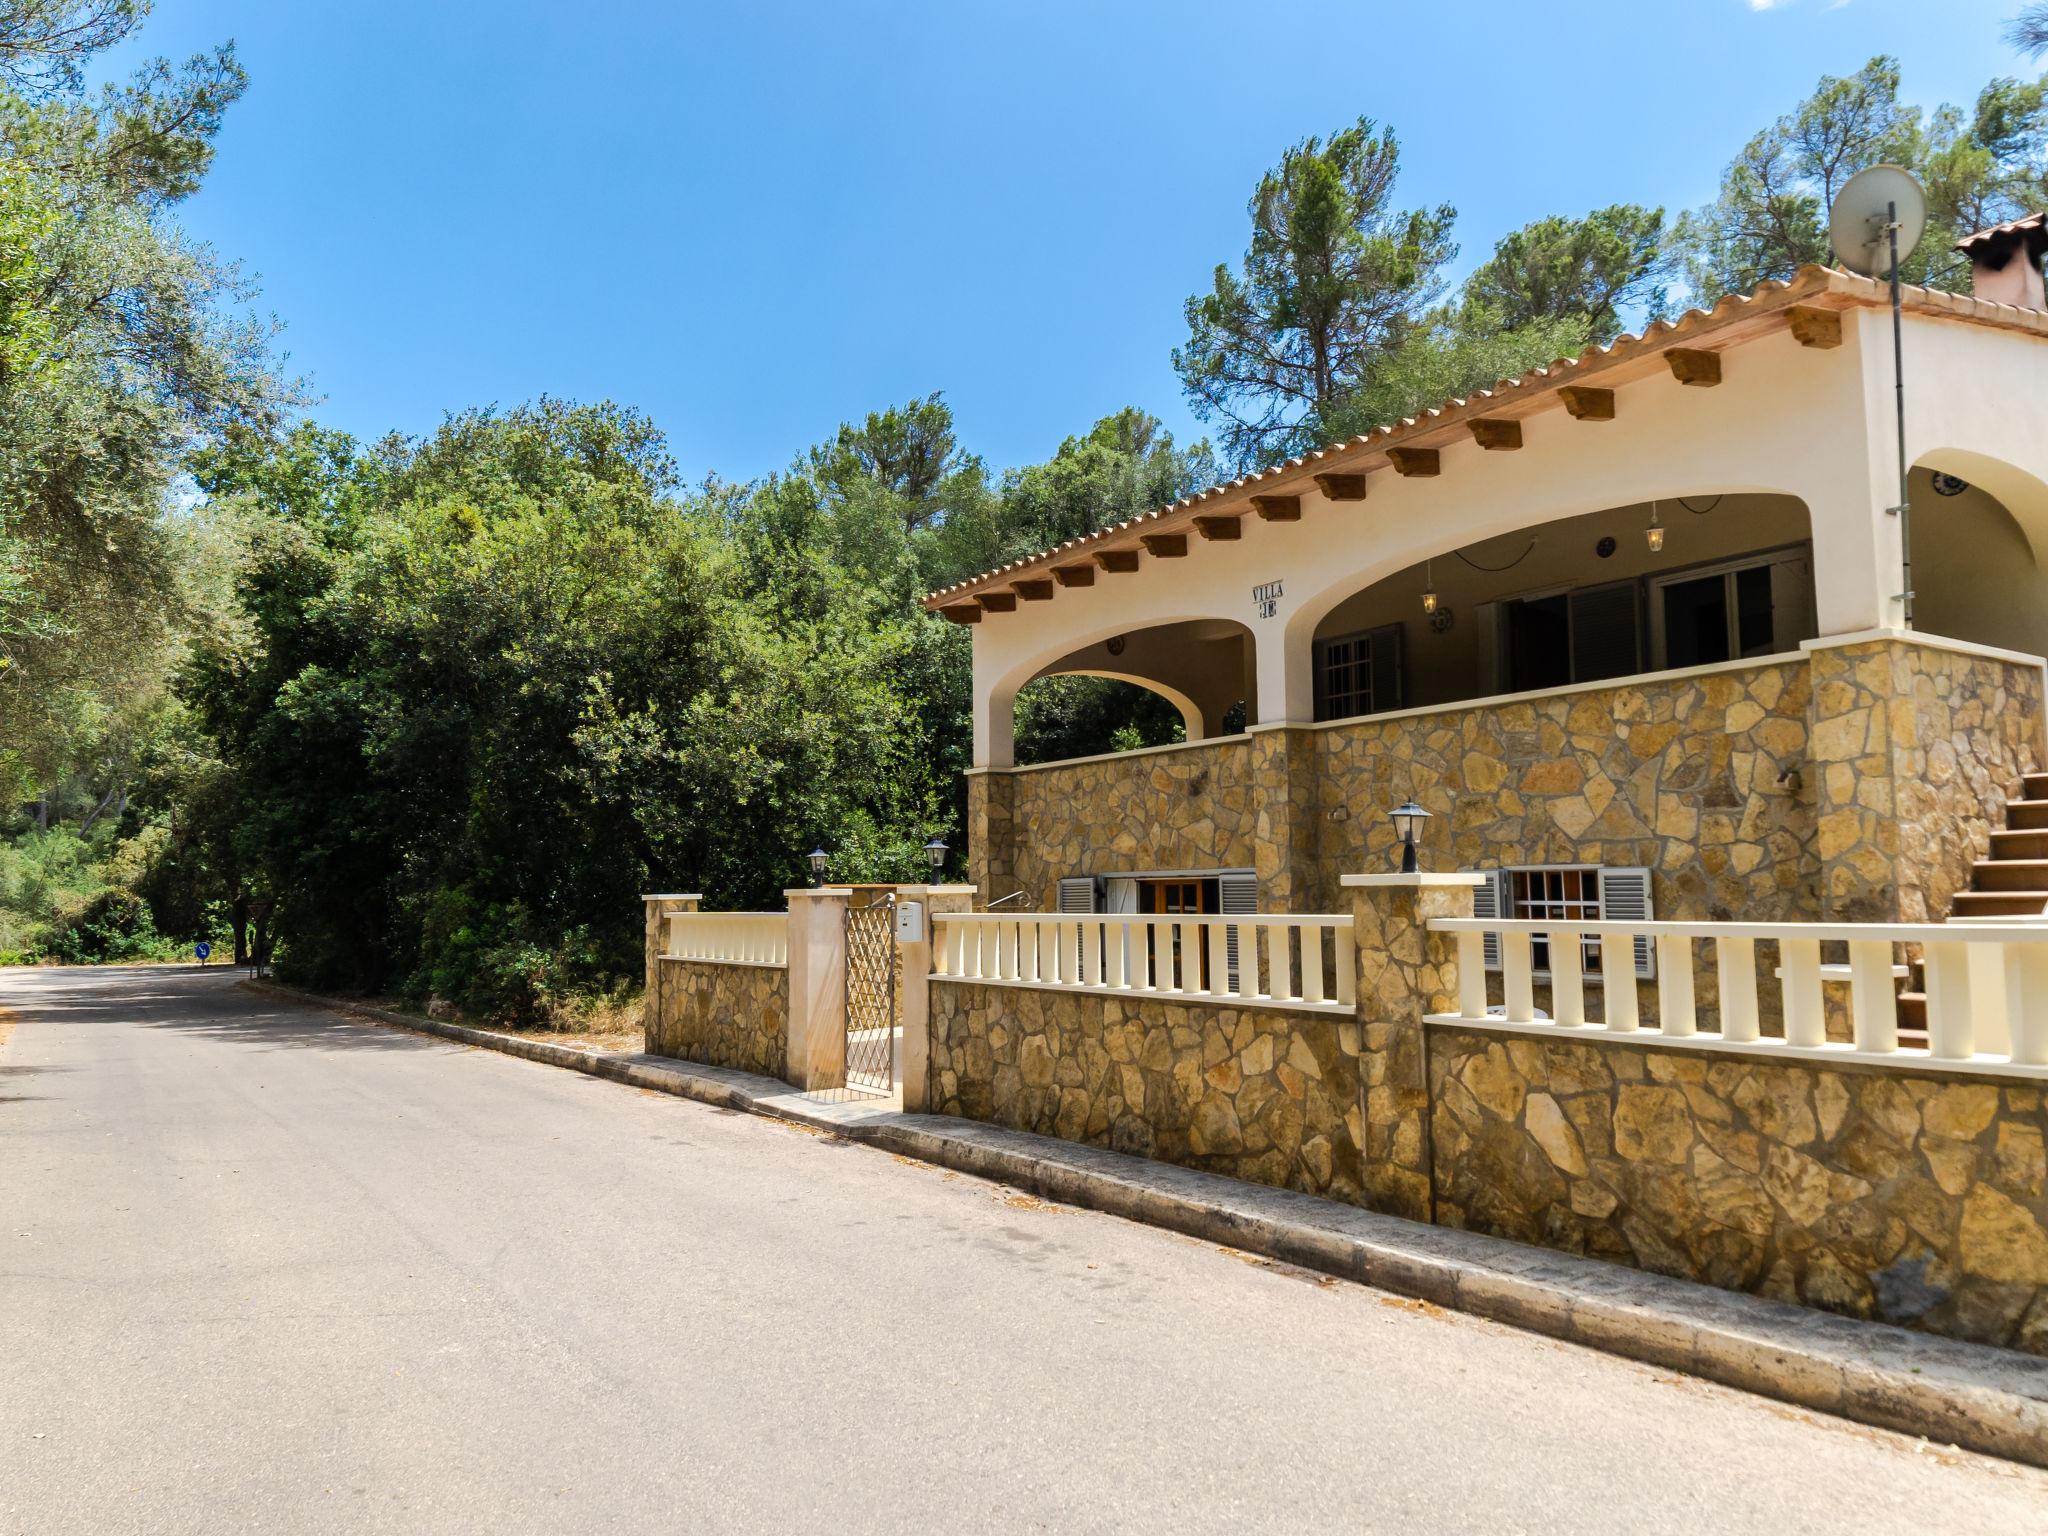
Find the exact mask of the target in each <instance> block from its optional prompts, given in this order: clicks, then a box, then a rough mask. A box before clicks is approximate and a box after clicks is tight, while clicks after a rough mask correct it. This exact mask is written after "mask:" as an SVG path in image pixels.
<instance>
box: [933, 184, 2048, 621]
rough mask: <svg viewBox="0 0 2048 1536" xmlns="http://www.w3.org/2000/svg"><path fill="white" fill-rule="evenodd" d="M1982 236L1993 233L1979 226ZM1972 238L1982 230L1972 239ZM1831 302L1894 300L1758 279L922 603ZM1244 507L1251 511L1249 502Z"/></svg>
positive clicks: (1946, 311)
mask: <svg viewBox="0 0 2048 1536" xmlns="http://www.w3.org/2000/svg"><path fill="white" fill-rule="evenodd" d="M2044 220H2048V214H2035V215H2033V216H2032V218H2030V219H2022V220H2015V221H2014V224H2013V225H2012V226H2000V227H2001V228H2002V229H2003V228H2008V227H2013V228H2018V227H2027V226H2032V225H2034V224H2036V223H2037V222H2040V221H2044ZM1983 233H1985V234H1990V233H1994V232H1993V231H1985V232H1983ZM1970 238H1971V239H1973V240H1974V239H1976V238H1978V236H1974V235H1973V236H1971V237H1970ZM1830 298H1832V299H1833V300H1835V307H1842V308H1846V307H1850V306H1860V305H1874V304H1887V303H1889V302H1890V290H1889V288H1888V286H1887V285H1886V284H1885V283H1883V282H1881V281H1879V280H1877V279H1875V278H1867V277H1859V276H1857V275H1855V274H1854V273H1850V272H1844V271H1841V270H1839V269H1836V268H1832V267H1802V268H1800V270H1799V271H1798V272H1797V273H1796V274H1795V275H1794V276H1793V278H1792V280H1791V281H1790V282H1781V281H1779V280H1778V279H1776V278H1772V279H1769V280H1767V281H1765V282H1763V283H1760V284H1759V285H1758V286H1757V287H1756V288H1755V289H1753V290H1752V291H1751V292H1749V293H1737V294H1729V295H1727V296H1726V297H1725V298H1723V299H1721V300H1720V301H1719V302H1718V303H1716V304H1715V305H1714V307H1713V308H1712V309H1688V310H1687V311H1686V312H1685V313H1684V314H1682V315H1680V316H1678V317H1677V318H1676V319H1663V318H1659V319H1657V320H1653V321H1652V322H1650V324H1648V325H1646V326H1644V327H1643V330H1642V333H1641V334H1640V335H1622V336H1617V337H1615V338H1614V340H1612V341H1610V342H1608V343H1606V344H1605V345H1602V346H1596V347H1591V348H1588V349H1587V350H1586V351H1585V352H1584V353H1582V354H1581V355H1580V356H1578V357H1564V358H1559V359H1557V360H1556V361H1555V362H1553V363H1551V364H1550V365H1549V366H1548V367H1547V368H1542V367H1539V368H1532V369H1530V370H1529V372H1528V373H1527V374H1525V375H1524V376H1522V377H1521V378H1518V379H1502V380H1499V381H1498V382H1496V383H1495V385H1494V386H1493V388H1492V389H1491V390H1479V391H1477V392H1475V393H1474V394H1473V395H1472V396H1470V397H1469V398H1466V399H1453V400H1449V401H1446V402H1445V403H1444V404H1443V405H1442V406H1439V407H1435V408H1433V409H1430V410H1427V411H1424V412H1423V413H1422V414H1421V415H1420V416H1419V417H1418V416H1408V417H1404V418H1402V420H1401V421H1400V422H1398V423H1395V424H1390V425H1382V426H1377V427H1373V428H1372V429H1370V430H1369V431H1367V432H1364V433H1361V434H1360V435H1359V436H1357V437H1353V438H1350V439H1348V440H1347V441H1345V442H1341V443H1331V444H1328V445H1326V446H1324V447H1321V448H1317V449H1313V450H1311V451H1310V452H1308V453H1305V454H1301V455H1299V456H1297V457H1295V458H1291V459H1288V460H1287V461H1286V462H1285V463H1282V464H1274V465H1269V466H1268V467H1266V468H1265V469H1261V470H1257V471H1254V472H1252V473H1250V474H1245V475H1239V476H1238V477H1237V478H1236V479H1234V480H1231V481H1228V482H1227V483H1225V484H1222V485H1213V486H1210V487H1209V488H1208V489H1207V490H1203V491H1198V492H1196V493H1195V494H1194V495H1192V496H1186V497H1183V498H1181V499H1180V500H1179V501H1176V502H1173V503H1171V504H1170V505H1168V506H1164V507H1160V508H1158V509H1156V510H1154V511H1151V512H1146V513H1141V514H1140V515H1139V516H1137V517H1133V518H1127V519H1125V520H1124V521H1123V522H1120V523H1115V524H1112V525H1110V526H1109V527H1106V528H1100V529H1097V530H1096V531H1095V532H1093V533H1088V534H1084V535H1082V536H1081V537H1079V538H1074V539H1069V540H1067V541H1066V542H1065V543H1063V544H1058V545H1055V546H1054V547H1053V548H1051V549H1046V550H1040V551H1038V552H1037V553H1035V554H1031V555H1027V556H1025V557H1023V558H1022V559H1019V560H1012V561H1011V562H1009V563H1008V564H1007V565H1002V566H998V567H997V568H996V569H994V570H990V571H983V572H982V573H981V574H980V575H978V576H971V577H968V578H967V579H966V580H964V581H958V582H955V583H953V585H951V586H949V587H941V588H940V589H939V590H938V591H936V592H932V593H929V594H927V595H926V597H925V599H924V605H925V607H927V608H929V609H937V608H943V607H946V606H949V605H950V604H953V603H957V602H961V601H964V600H965V599H967V598H969V597H971V596H972V595H973V594H974V593H976V592H977V591H980V590H981V589H982V588H984V587H986V586H988V585H989V584H990V583H992V582H997V581H1001V580H1004V579H1005V578H1008V577H1010V576H1013V575H1014V574H1015V573H1017V572H1020V571H1026V570H1032V569H1036V568H1039V567H1042V566H1045V565H1047V564H1050V563H1053V562H1057V561H1060V560H1061V559H1062V557H1066V556H1071V555H1073V554H1076V553H1080V552H1082V551H1086V550H1091V549H1093V548H1095V547H1097V546H1098V545H1102V544H1105V543H1111V542H1114V541H1116V540H1118V539H1122V538H1125V537H1127V536H1128V534H1129V532H1130V530H1131V529H1133V528H1136V527H1138V526H1139V525H1141V524H1147V523H1154V522H1159V521H1161V520H1164V519H1168V518H1173V519H1176V520H1177V521H1179V522H1183V523H1184V522H1186V521H1188V519H1187V518H1183V517H1181V516H1180V514H1182V513H1184V512H1191V509H1193V508H1196V507H1200V506H1203V505H1205V504H1207V503H1212V502H1216V501H1230V500H1240V499H1243V498H1244V497H1245V495H1246V494H1247V493H1248V492H1249V491H1250V490H1251V488H1252V487H1254V486H1256V485H1258V484H1260V483H1261V482H1264V481H1267V480H1271V479H1281V478H1286V477H1290V476H1295V475H1298V474H1299V473H1300V472H1301V471H1302V470H1304V469H1306V468H1308V467H1309V466H1310V465H1312V464H1320V463H1325V462H1330V461H1339V462H1346V461H1349V460H1351V459H1355V458H1357V457H1359V456H1360V454H1361V452H1362V451H1366V452H1369V451H1376V450H1381V449H1384V447H1385V446H1386V444H1387V441H1388V440H1389V439H1391V438H1405V437H1410V436H1418V435H1421V434H1423V433H1427V432H1431V431H1435V430H1438V429H1440V428H1441V427H1443V426H1445V425H1454V424H1456V422H1457V421H1458V420H1460V419H1469V418H1470V416H1471V414H1472V413H1474V412H1475V410H1476V409H1477V408H1478V407H1479V406H1480V405H1481V403H1482V402H1483V403H1486V404H1488V405H1497V404H1500V403H1503V402H1507V403H1511V404H1515V405H1522V404H1524V403H1526V402H1528V401H1530V400H1532V399H1534V398H1536V397H1539V396H1541V395H1543V394H1546V393H1548V392H1549V391H1550V390H1551V389H1553V388H1555V387H1557V386H1559V385H1562V384H1564V383H1567V382H1570V381H1571V380H1573V379H1575V378H1576V379H1584V378H1586V377H1588V376H1597V375H1598V374H1599V373H1601V372H1602V371H1604V370H1606V369H1608V368H1610V367H1616V366H1620V365H1622V364H1625V363H1629V362H1640V361H1641V360H1642V359H1644V358H1645V357H1654V356H1656V355H1657V353H1658V352H1660V351H1661V349H1662V348H1663V347H1664V346H1665V345H1666V344H1668V343H1670V342H1672V341H1674V340H1677V339H1679V338H1685V339H1687V340H1695V339H1699V340H1703V339H1706V338H1707V337H1709V336H1712V335H1714V334H1717V333H1719V332H1723V331H1727V330H1730V329H1734V328H1736V327H1738V326H1740V325H1742V324H1743V323H1744V322H1746V321H1751V320H1756V319H1760V318H1762V317H1764V316H1766V315H1769V314H1771V313H1774V312H1777V311H1781V310H1784V309H1786V308H1789V307H1790V306H1791V305H1793V304H1795V303H1798V302H1800V301H1803V300H1815V301H1820V300H1825V299H1830ZM1904 298H1905V303H1906V307H1907V308H1909V309H1912V310H1915V311H1918V312H1920V313H1923V314H1935V315H1942V316H1945V317H1948V318H1951V319H1957V320H1965V321H1970V322H1972V323H1975V324H1978V325H1992V326H1999V327H2002V328H2005V329H2013V330H2026V331H2031V332H2034V333H2036V334H2041V335H2048V313H2043V312H2042V311H2039V310H2032V309H2020V308H2018V307H2016V306H2014V305H2010V304H1994V303H1991V302H1988V301H1986V300H1983V299H1975V298H1971V297H1970V296H1969V295H1967V294H1954V293H1945V292H1943V291H1941V290H1939V289H1933V288H1918V287H1914V286H1912V285H1910V284H1908V285H1907V286H1906V288H1905V289H1904ZM1245 510H1246V511H1247V512H1249V511H1250V506H1249V503H1247V504H1246V508H1245Z"/></svg>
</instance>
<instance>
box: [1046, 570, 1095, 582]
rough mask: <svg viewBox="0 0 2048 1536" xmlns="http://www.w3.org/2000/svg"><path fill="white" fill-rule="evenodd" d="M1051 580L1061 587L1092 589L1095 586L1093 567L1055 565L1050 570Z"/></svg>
mask: <svg viewBox="0 0 2048 1536" xmlns="http://www.w3.org/2000/svg"><path fill="white" fill-rule="evenodd" d="M1052 579H1053V580H1054V581H1056V582H1058V583H1059V584H1060V585H1061V586H1063V587H1092V586H1094V585H1095V567H1094V566H1092V565H1056V566H1054V567H1053V568H1052Z"/></svg>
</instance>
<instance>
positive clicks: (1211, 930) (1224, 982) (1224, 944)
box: [1202, 923, 1230, 997]
mask: <svg viewBox="0 0 2048 1536" xmlns="http://www.w3.org/2000/svg"><path fill="white" fill-rule="evenodd" d="M1228 932H1229V925H1228V924H1225V923H1204V924H1202V940H1203V951H1204V953H1205V954H1207V956H1208V959H1209V974H1208V976H1207V977H1206V978H1204V982H1205V984H1204V986H1203V988H1202V990H1203V992H1205V993H1206V994H1207V995H1209V996H1210V997H1228V996H1229V995H1230V945H1229V942H1228V938H1227V935H1228Z"/></svg>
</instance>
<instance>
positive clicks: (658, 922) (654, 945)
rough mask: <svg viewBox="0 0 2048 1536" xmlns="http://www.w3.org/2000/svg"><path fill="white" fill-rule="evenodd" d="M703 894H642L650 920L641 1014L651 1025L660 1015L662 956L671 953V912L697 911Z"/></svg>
mask: <svg viewBox="0 0 2048 1536" xmlns="http://www.w3.org/2000/svg"><path fill="white" fill-rule="evenodd" d="M703 901H704V898H703V897H702V896H697V895H688V896H673V895H670V896H642V897H641V898H640V905H641V908H642V910H643V911H644V912H645V913H646V921H647V990H646V992H645V994H644V995H643V997H642V999H641V1005H640V1006H641V1015H642V1017H643V1018H644V1019H645V1021H646V1023H647V1024H649V1025H652V1024H653V1023H654V1022H655V1021H656V1020H657V1019H659V1018H660V1017H661V966H660V963H659V962H660V960H661V957H662V956H663V955H665V954H667V953H668V915H669V914H670V913H671V912H695V911H696V910H697V909H698V908H699V907H700V906H701V905H702V904H703Z"/></svg>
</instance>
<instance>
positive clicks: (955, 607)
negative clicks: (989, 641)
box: [939, 603, 981, 624]
mask: <svg viewBox="0 0 2048 1536" xmlns="http://www.w3.org/2000/svg"><path fill="white" fill-rule="evenodd" d="M939 612H940V613H941V614H942V615H944V616H945V617H946V618H947V619H949V620H951V621H952V622H953V623H955V624H979V623H980V622H981V604H979V603H948V604H946V606H945V607H943V608H941V609H940V610H939Z"/></svg>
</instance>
